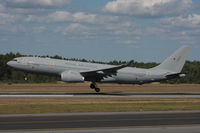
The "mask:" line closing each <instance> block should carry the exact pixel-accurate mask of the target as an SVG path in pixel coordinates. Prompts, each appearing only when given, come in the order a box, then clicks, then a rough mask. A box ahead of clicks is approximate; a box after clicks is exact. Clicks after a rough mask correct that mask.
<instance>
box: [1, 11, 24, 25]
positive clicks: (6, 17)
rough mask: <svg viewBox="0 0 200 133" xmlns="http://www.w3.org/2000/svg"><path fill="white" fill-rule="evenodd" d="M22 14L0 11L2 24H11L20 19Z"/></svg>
mask: <svg viewBox="0 0 200 133" xmlns="http://www.w3.org/2000/svg"><path fill="white" fill-rule="evenodd" d="M20 19H21V16H19V15H10V14H7V13H0V24H10V23H15V22H16V21H18V20H20Z"/></svg>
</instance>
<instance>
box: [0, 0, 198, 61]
mask: <svg viewBox="0 0 200 133" xmlns="http://www.w3.org/2000/svg"><path fill="white" fill-rule="evenodd" d="M199 36H200V2H199V1H198V0H139V1H138V0H0V53H1V54H5V53H8V52H14V53H16V52H20V53H22V54H26V55H52V56H53V55H60V56H63V57H65V58H80V59H82V58H85V59H89V60H97V61H112V60H124V61H129V60H132V59H133V60H136V61H139V62H161V61H162V60H164V59H165V58H166V57H167V56H169V55H170V54H171V53H172V52H174V51H175V50H176V49H178V48H179V47H181V46H182V45H189V46H192V51H191V54H190V56H189V58H188V59H189V60H191V61H192V60H199V56H200V52H199V51H200V43H199V42H200V37H199Z"/></svg>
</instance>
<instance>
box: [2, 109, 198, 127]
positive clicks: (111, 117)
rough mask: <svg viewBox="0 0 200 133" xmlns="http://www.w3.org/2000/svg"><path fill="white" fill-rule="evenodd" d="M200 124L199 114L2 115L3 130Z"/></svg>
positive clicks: (191, 112)
mask: <svg viewBox="0 0 200 133" xmlns="http://www.w3.org/2000/svg"><path fill="white" fill-rule="evenodd" d="M180 125H200V112H199V111H188V112H187V111H186V112H184V111H183V112H181V111H180V112H176V111H175V112H141V113H140V112H121V113H112V112H110V113H106V112H105V113H103V112H102V113H66V114H46V115H45V114H36V115H32V114H29V115H0V131H8V130H15V131H17V130H24V129H26V130H32V129H71V130H72V129H94V128H100V129H101V128H132V127H141V126H142V127H143V126H180Z"/></svg>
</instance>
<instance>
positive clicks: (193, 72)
mask: <svg viewBox="0 0 200 133" xmlns="http://www.w3.org/2000/svg"><path fill="white" fill-rule="evenodd" d="M21 56H27V55H21V54H20V53H7V54H0V82H1V83H55V82H57V81H60V77H52V76H44V75H38V74H28V79H29V80H28V81H25V80H24V73H23V72H20V71H16V70H14V69H13V68H11V67H9V66H7V64H6V63H7V62H8V61H10V60H12V59H13V58H15V57H21ZM28 56H31V55H28ZM42 57H50V58H55V59H64V60H74V61H83V62H92V63H101V64H111V65H120V64H125V63H127V62H126V61H116V60H114V61H110V62H98V61H88V60H85V59H75V58H73V59H67V58H62V57H61V56H58V55H55V56H42ZM156 65H158V64H157V63H155V62H150V63H143V62H136V61H134V63H133V64H132V65H131V67H138V68H151V67H154V66H156ZM182 73H185V74H186V77H184V78H180V79H174V80H170V81H164V82H162V83H170V84H175V83H187V84H200V61H186V63H185V65H184V67H183V70H182Z"/></svg>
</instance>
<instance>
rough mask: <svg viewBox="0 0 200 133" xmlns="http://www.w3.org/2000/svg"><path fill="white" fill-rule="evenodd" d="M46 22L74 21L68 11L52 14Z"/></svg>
mask: <svg viewBox="0 0 200 133" xmlns="http://www.w3.org/2000/svg"><path fill="white" fill-rule="evenodd" d="M45 21H47V22H66V21H72V15H71V13H70V12H67V11H56V12H54V13H52V14H49V15H48V16H47V17H46V18H45Z"/></svg>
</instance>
